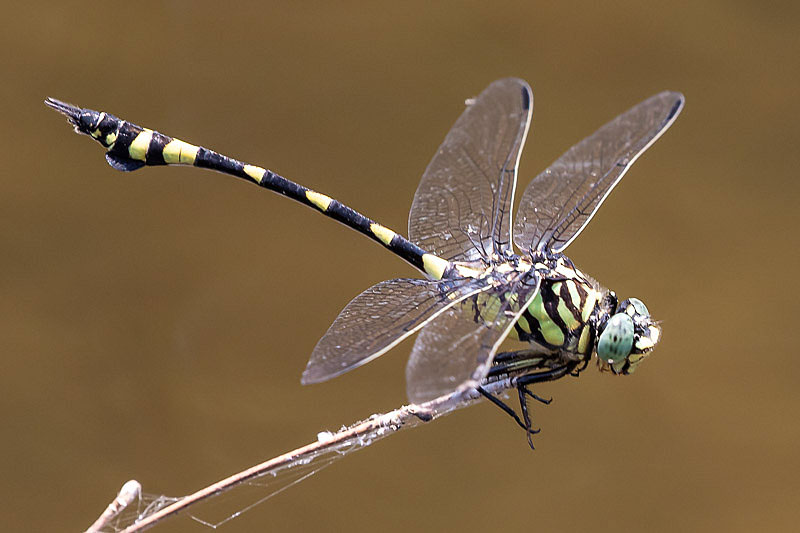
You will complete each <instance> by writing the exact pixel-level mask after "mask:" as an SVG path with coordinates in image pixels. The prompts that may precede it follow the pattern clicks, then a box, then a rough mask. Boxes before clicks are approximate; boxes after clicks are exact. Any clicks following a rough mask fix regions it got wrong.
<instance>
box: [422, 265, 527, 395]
mask: <svg viewBox="0 0 800 533" xmlns="http://www.w3.org/2000/svg"><path fill="white" fill-rule="evenodd" d="M539 280H540V278H539V276H538V275H536V274H533V275H532V276H529V277H527V278H526V279H525V280H523V281H520V282H518V283H514V284H511V285H506V286H501V288H499V289H494V288H493V289H491V290H488V291H486V292H483V293H480V294H477V295H475V296H473V297H470V298H466V299H465V300H463V301H462V302H461V303H460V304H457V305H454V306H452V307H450V308H449V309H447V310H446V311H445V312H443V313H442V314H440V315H439V316H438V317H436V319H434V320H433V321H432V322H431V323H430V324H428V325H427V326H426V327H425V328H424V329H423V330H422V333H420V335H419V337H417V341H416V342H415V343H414V349H413V350H412V352H411V357H410V358H409V360H408V366H407V367H406V387H407V391H408V398H409V399H410V400H411V401H412V402H414V403H422V402H426V401H429V400H432V399H434V398H437V397H439V396H442V395H444V394H448V393H450V392H453V391H455V390H457V389H458V388H459V387H461V386H462V385H465V386H468V387H475V386H477V385H478V384H479V383H481V382H482V381H483V380H484V378H486V375H487V374H488V372H489V369H490V368H491V366H492V360H493V359H494V356H495V354H496V353H497V349H498V347H499V346H500V344H501V343H502V342H503V340H505V338H506V336H507V335H508V333H509V331H511V328H512V327H513V325H514V324H515V323H516V322H517V320H518V319H519V316H520V315H521V314H522V312H523V311H524V310H525V309H526V308H527V306H528V304H529V303H530V302H531V300H533V298H534V297H535V296H536V293H537V292H538V291H539Z"/></svg>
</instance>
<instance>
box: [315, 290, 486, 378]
mask: <svg viewBox="0 0 800 533" xmlns="http://www.w3.org/2000/svg"><path fill="white" fill-rule="evenodd" d="M487 288H488V286H487V285H486V282H485V281H483V280H476V279H472V278H461V279H455V280H447V281H428V280H422V279H392V280H389V281H383V282H381V283H378V284H377V285H373V286H372V287H370V288H369V289H367V290H366V291H364V292H362V293H361V294H359V295H358V296H356V297H355V298H354V299H353V300H352V301H351V302H350V303H349V304H347V306H346V307H345V308H344V309H343V310H342V312H341V313H339V316H338V317H337V318H336V320H335V321H334V322H333V324H332V325H331V327H330V328H328V331H327V333H325V335H324V336H323V337H322V338H321V339H320V340H319V342H318V343H317V346H316V347H315V348H314V351H313V352H312V353H311V358H310V359H309V361H308V365H307V366H306V369H305V371H304V372H303V377H302V379H301V381H302V383H304V384H307V383H318V382H320V381H325V380H327V379H330V378H332V377H335V376H338V375H340V374H343V373H344V372H347V371H348V370H352V369H353V368H356V367H358V366H361V365H363V364H365V363H368V362H369V361H372V360H373V359H375V358H376V357H378V356H380V355H382V354H384V353H386V352H387V351H388V350H390V349H391V348H392V347H393V346H395V345H396V344H397V343H399V342H400V341H402V340H403V339H405V338H406V337H408V336H409V335H411V334H412V333H414V332H415V331H417V330H418V329H419V328H421V327H422V326H424V325H425V324H426V323H428V322H429V321H430V320H432V319H433V318H434V317H436V316H437V315H438V314H439V313H441V312H442V311H444V310H446V309H447V308H448V307H450V306H451V305H453V304H455V303H457V302H459V301H461V300H462V299H463V298H466V297H467V296H470V295H472V294H475V293H476V292H480V291H482V290H486V289H487Z"/></svg>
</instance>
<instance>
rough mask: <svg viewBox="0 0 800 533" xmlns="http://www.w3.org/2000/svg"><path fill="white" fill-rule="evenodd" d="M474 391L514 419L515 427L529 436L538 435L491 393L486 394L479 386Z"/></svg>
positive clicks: (537, 431)
mask: <svg viewBox="0 0 800 533" xmlns="http://www.w3.org/2000/svg"><path fill="white" fill-rule="evenodd" d="M476 390H477V391H478V393H480V395H481V396H483V397H484V398H486V399H487V400H489V401H490V402H492V403H493V404H494V405H496V406H497V407H499V408H500V409H502V410H503V412H505V413H506V414H507V415H508V416H510V417H511V418H512V419H514V422H516V423H517V425H518V426H519V427H521V428H522V429H524V430H525V431H526V432H527V433H529V434H536V433H539V431H540V430H538V429H532V428H531V426H530V423H528V424H526V423H525V422H523V421H522V420H521V419H520V417H519V416H518V415H517V413H515V412H514V410H513V409H512V408H511V407H509V406H508V405H507V404H506V403H505V402H504V401H503V400H500V399H499V398H497V397H496V396H494V395H493V394H492V393H490V392H488V391H487V390H486V389H484V388H483V387H480V386H479V387H477V388H476ZM528 422H530V421H528Z"/></svg>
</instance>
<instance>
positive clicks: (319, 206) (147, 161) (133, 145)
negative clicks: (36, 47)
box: [45, 98, 453, 280]
mask: <svg viewBox="0 0 800 533" xmlns="http://www.w3.org/2000/svg"><path fill="white" fill-rule="evenodd" d="M45 103H46V104H47V105H48V106H50V107H52V108H53V109H55V110H56V111H58V112H60V113H63V114H64V115H66V116H67V118H68V119H69V121H70V122H71V123H72V124H73V125H74V126H75V130H76V131H77V132H79V133H83V134H86V135H89V136H90V137H92V138H94V139H95V140H96V141H97V142H99V143H100V144H102V145H103V146H104V147H106V148H107V149H108V151H107V152H106V160H107V161H108V164H109V165H111V166H112V167H114V168H115V169H117V170H121V171H125V172H130V171H133V170H137V169H139V168H141V167H143V166H145V165H148V166H151V165H192V166H195V167H200V168H207V169H210V170H216V171H218V172H223V173H225V174H229V175H232V176H235V177H237V178H242V179H245V180H247V181H250V182H252V183H255V184H256V185H259V186H261V187H264V188H266V189H269V190H272V191H275V192H277V193H279V194H282V195H284V196H287V197H289V198H291V199H293V200H296V201H298V202H300V203H302V204H305V205H307V206H309V207H312V208H314V209H316V210H318V211H320V212H322V213H323V214H325V215H326V216H329V217H331V218H333V219H334V220H337V221H338V222H341V223H342V224H344V225H346V226H349V227H351V228H353V229H355V230H356V231H359V232H360V233H363V234H364V235H366V236H368V237H369V238H371V239H372V240H374V241H376V242H378V243H379V244H381V245H382V246H384V247H385V248H387V249H389V250H390V251H392V252H394V253H395V254H397V255H399V256H400V257H401V258H403V259H405V260H406V261H408V262H409V263H411V264H412V265H413V266H415V267H416V268H418V269H419V270H420V271H422V272H424V273H425V274H426V275H428V276H429V277H430V278H432V279H437V280H438V279H442V278H444V277H448V276H450V275H452V274H453V266H452V264H451V263H450V262H449V261H447V260H446V259H442V258H441V257H438V256H436V255H434V254H431V253H428V252H427V251H425V250H423V249H422V248H420V247H419V246H417V245H415V244H414V243H412V242H411V241H409V240H408V239H406V238H405V237H403V236H402V235H400V234H398V233H396V232H394V231H392V230H391V229H389V228H387V227H385V226H382V225H381V224H378V223H377V222H375V221H374V220H371V219H369V218H367V217H366V216H364V215H362V214H361V213H359V212H357V211H355V210H354V209H352V208H350V207H347V206H346V205H344V204H343V203H341V202H339V201H337V200H334V199H333V198H330V197H329V196H326V195H324V194H322V193H319V192H316V191H313V190H311V189H309V188H307V187H303V186H302V185H299V184H297V183H295V182H293V181H291V180H288V179H286V178H284V177H282V176H280V175H278V174H276V173H275V172H272V171H271V170H267V169H265V168H261V167H259V166H256V165H250V164H247V163H243V162H241V161H238V160H236V159H233V158H231V157H227V156H225V155H222V154H220V153H217V152H215V151H213V150H209V149H207V148H203V147H202V146H196V145H193V144H190V143H187V142H184V141H181V140H179V139H175V138H173V137H170V136H168V135H164V134H162V133H159V132H157V131H154V130H151V129H148V128H143V127H141V126H137V125H136V124H133V123H131V122H128V121H125V120H122V119H120V118H118V117H115V116H114V115H111V114H108V113H105V112H102V111H94V110H92V109H83V108H79V107H76V106H73V105H71V104H67V103H65V102H61V101H59V100H55V99H53V98H48V99H47V100H46V101H45Z"/></svg>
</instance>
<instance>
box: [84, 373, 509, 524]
mask: <svg viewBox="0 0 800 533" xmlns="http://www.w3.org/2000/svg"><path fill="white" fill-rule="evenodd" d="M510 385H511V383H510V381H509V379H508V378H506V379H501V380H498V381H495V382H493V383H488V384H485V385H484V386H483V388H484V389H486V390H487V391H489V392H500V391H503V390H505V389H507V388H509V387H510ZM478 399H480V395H479V394H478V393H477V392H476V391H475V389H471V388H466V389H463V390H460V391H457V392H453V393H451V394H448V395H445V396H441V397H439V398H436V399H435V400H431V401H430V402H426V403H424V404H420V405H416V404H411V405H406V406H403V407H400V408H398V409H395V410H393V411H390V412H388V413H383V414H375V415H372V416H370V417H369V418H368V419H366V420H363V421H361V422H358V423H355V424H353V425H351V426H347V427H343V428H342V429H340V430H339V431H337V432H335V433H331V432H328V431H323V432H321V433H319V434H318V435H317V440H316V441H315V442H312V443H310V444H307V445H305V446H302V447H300V448H297V449H295V450H292V451H290V452H287V453H284V454H282V455H278V456H276V457H273V458H272V459H269V460H267V461H264V462H263V463H261V464H258V465H255V466H253V467H250V468H248V469H246V470H243V471H241V472H239V473H237V474H234V475H232V476H230V477H228V478H225V479H223V480H220V481H218V482H216V483H213V484H211V485H209V486H207V487H205V488H203V489H201V490H199V491H197V492H195V493H193V494H190V495H188V496H183V497H179V498H170V497H166V496H161V495H158V496H156V495H150V494H147V493H143V492H142V491H141V486H140V485H139V483H138V482H137V481H135V480H131V481H129V482H127V483H126V484H125V485H124V486H123V488H122V490H120V493H119V495H117V497H116V498H115V499H114V501H112V502H111V504H109V505H108V507H107V508H106V510H105V511H104V512H103V513H102V514H101V515H100V517H99V518H98V519H97V521H96V522H95V523H94V524H92V526H91V527H90V528H89V529H87V532H90V533H99V532H114V533H117V532H124V533H132V532H135V531H144V530H145V529H148V528H150V527H152V526H154V525H156V524H157V523H159V522H160V521H162V520H164V519H165V518H168V517H170V516H173V515H175V514H177V513H179V512H182V511H185V510H187V509H188V508H190V507H191V508H192V514H191V515H190V516H191V518H192V519H194V520H195V521H197V522H198V523H200V524H203V525H206V526H208V527H211V528H217V527H219V526H221V525H222V524H225V523H226V522H229V521H230V520H233V519H234V518H236V517H238V516H240V515H241V514H242V513H244V512H246V511H249V510H250V509H252V508H254V507H256V506H258V505H259V504H261V503H263V502H265V501H267V500H269V499H270V498H272V497H273V496H275V495H277V494H280V493H281V492H283V491H284V490H286V489H288V488H289V487H292V486H294V485H296V484H298V483H300V482H301V481H303V480H305V479H307V478H309V477H311V476H313V475H314V474H316V473H317V472H319V471H320V470H322V469H323V468H325V467H326V466H329V465H330V464H332V463H333V462H335V461H336V460H337V459H340V458H341V457H344V456H345V455H347V454H349V453H351V452H353V451H356V450H361V449H363V448H366V447H367V446H369V445H371V444H372V443H374V442H376V441H378V440H380V439H382V438H384V437H386V436H389V435H393V434H394V433H396V432H398V431H400V430H401V429H406V428H411V427H415V426H417V425H420V424H421V423H422V422H428V421H431V420H433V419H435V418H439V417H441V416H444V415H446V414H449V413H451V412H453V411H455V410H457V409H460V408H462V407H465V406H467V405H469V404H471V403H473V402H475V401H476V400H478ZM234 489H235V490H234ZM221 494H225V495H226V497H225V498H223V499H215V500H213V502H214V503H215V504H216V503H217V502H221V503H228V507H227V509H228V510H224V511H222V513H221V514H220V516H219V517H217V518H212V519H209V518H203V517H201V516H200V515H199V513H198V512H197V511H195V509H194V507H195V506H196V505H197V504H199V503H201V502H207V501H208V500H209V499H211V498H213V497H215V496H219V495H221ZM222 500H225V502H222ZM245 500H246V503H242V501H245ZM206 507H213V506H210V505H203V506H202V508H203V509H204V513H203V514H218V513H219V511H218V510H217V512H216V513H214V510H213V509H212V510H211V513H206V512H205V510H206V509H205V508H206ZM231 507H232V508H233V509H235V510H234V511H230V509H231Z"/></svg>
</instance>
